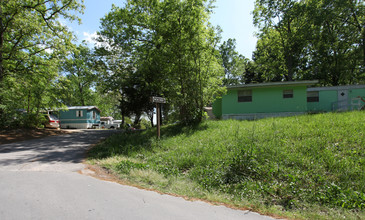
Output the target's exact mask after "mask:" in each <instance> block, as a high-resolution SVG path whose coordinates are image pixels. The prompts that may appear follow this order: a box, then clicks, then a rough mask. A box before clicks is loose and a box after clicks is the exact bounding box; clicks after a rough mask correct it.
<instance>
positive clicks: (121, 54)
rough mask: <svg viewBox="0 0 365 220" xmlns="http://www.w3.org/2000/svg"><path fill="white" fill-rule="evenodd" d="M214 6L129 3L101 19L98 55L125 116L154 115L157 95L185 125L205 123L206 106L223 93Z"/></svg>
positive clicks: (200, 0)
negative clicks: (212, 20)
mask: <svg viewBox="0 0 365 220" xmlns="http://www.w3.org/2000/svg"><path fill="white" fill-rule="evenodd" d="M210 5H211V3H210V2H208V1H207V0H185V1H177V0H176V1H158V0H154V1H136V0H129V1H128V2H127V4H126V5H125V6H124V7H122V8H119V7H115V6H114V7H113V9H112V11H111V12H110V13H109V14H107V15H106V16H105V17H104V18H103V19H102V23H101V31H100V32H99V39H98V40H99V42H101V43H102V45H103V47H102V48H99V54H101V57H103V58H102V59H101V60H103V61H104V62H103V63H104V64H103V66H105V67H106V68H104V69H107V71H105V73H106V78H107V79H112V80H108V81H112V82H113V83H114V85H115V86H116V87H117V88H118V89H119V92H120V93H121V96H122V99H121V102H120V103H121V111H122V114H125V115H129V114H133V115H135V116H140V115H141V114H142V112H146V113H147V114H150V113H151V111H152V110H153V105H151V103H149V98H150V97H151V96H153V95H154V96H164V97H166V98H167V100H168V102H169V104H170V106H171V107H174V108H176V109H174V110H175V111H176V112H179V115H180V120H181V121H182V122H184V123H188V124H189V123H194V122H199V121H201V119H202V117H203V107H204V105H205V104H207V103H209V102H210V101H212V98H213V95H214V94H215V93H217V92H219V91H220V88H219V85H220V84H221V83H220V79H219V76H220V75H221V74H222V71H221V68H220V66H219V64H218V61H217V60H216V56H215V54H214V53H215V47H216V43H217V38H216V37H215V30H214V29H213V28H212V27H211V26H210V24H209V22H208V18H209V13H210V9H211V6H210ZM116 60H118V61H119V62H116ZM110 67H114V68H110ZM136 118H139V117H136Z"/></svg>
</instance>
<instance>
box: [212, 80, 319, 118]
mask: <svg viewBox="0 0 365 220" xmlns="http://www.w3.org/2000/svg"><path fill="white" fill-rule="evenodd" d="M316 83H318V81H294V82H272V83H258V84H245V85H238V86H228V87H227V94H226V95H224V96H223V97H222V99H221V100H217V101H216V102H215V103H214V104H213V113H214V114H215V116H216V117H219V118H223V119H249V120H250V119H259V118H265V117H280V116H290V115H298V114H304V113H305V112H307V86H310V85H314V84H316Z"/></svg>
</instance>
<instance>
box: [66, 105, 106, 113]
mask: <svg viewBox="0 0 365 220" xmlns="http://www.w3.org/2000/svg"><path fill="white" fill-rule="evenodd" d="M67 108H68V110H78V109H81V110H83V109H86V110H91V109H96V110H98V111H99V112H101V110H100V109H99V108H98V107H96V106H68V107H67Z"/></svg>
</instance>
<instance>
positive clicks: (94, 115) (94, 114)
mask: <svg viewBox="0 0 365 220" xmlns="http://www.w3.org/2000/svg"><path fill="white" fill-rule="evenodd" d="M93 119H94V120H95V119H96V112H94V111H93Z"/></svg>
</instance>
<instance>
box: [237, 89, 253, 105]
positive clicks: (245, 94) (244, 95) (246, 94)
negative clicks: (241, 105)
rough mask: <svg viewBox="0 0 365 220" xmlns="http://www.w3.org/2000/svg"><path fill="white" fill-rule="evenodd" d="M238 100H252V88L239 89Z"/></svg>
mask: <svg viewBox="0 0 365 220" xmlns="http://www.w3.org/2000/svg"><path fill="white" fill-rule="evenodd" d="M238 102H252V90H239V91H238Z"/></svg>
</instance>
